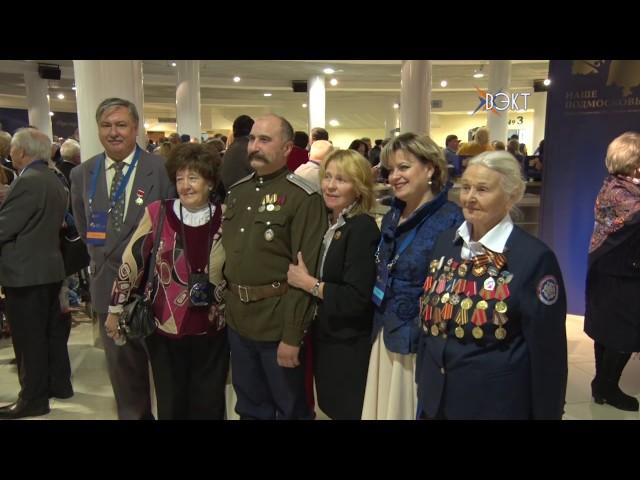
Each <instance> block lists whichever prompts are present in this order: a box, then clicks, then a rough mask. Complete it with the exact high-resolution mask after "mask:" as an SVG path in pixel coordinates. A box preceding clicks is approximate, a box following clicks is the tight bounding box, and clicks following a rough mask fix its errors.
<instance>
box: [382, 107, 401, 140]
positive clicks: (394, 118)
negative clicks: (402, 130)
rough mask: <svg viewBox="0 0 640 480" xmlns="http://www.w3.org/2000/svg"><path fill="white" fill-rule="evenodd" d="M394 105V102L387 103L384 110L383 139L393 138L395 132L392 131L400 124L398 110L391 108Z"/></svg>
mask: <svg viewBox="0 0 640 480" xmlns="http://www.w3.org/2000/svg"><path fill="white" fill-rule="evenodd" d="M395 103H396V100H393V101H391V102H389V105H387V108H386V109H385V111H386V114H385V119H384V137H385V138H393V136H394V134H395V132H394V130H395V129H396V128H398V125H399V123H400V109H399V108H393V105H394V104H395Z"/></svg>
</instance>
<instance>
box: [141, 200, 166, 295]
mask: <svg viewBox="0 0 640 480" xmlns="http://www.w3.org/2000/svg"><path fill="white" fill-rule="evenodd" d="M165 208H166V207H165V200H161V201H160V223H159V224H158V230H157V233H156V238H155V239H154V242H153V250H152V252H151V263H150V264H149V278H148V280H147V286H146V287H145V290H144V295H145V297H147V296H148V295H149V294H150V293H151V290H152V289H153V279H154V278H155V274H156V272H155V270H156V255H157V254H158V246H159V245H160V237H162V227H163V225H164V217H165Z"/></svg>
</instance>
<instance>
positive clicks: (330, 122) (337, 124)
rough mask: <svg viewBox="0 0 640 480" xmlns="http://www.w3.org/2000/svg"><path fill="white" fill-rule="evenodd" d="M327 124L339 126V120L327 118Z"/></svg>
mask: <svg viewBox="0 0 640 480" xmlns="http://www.w3.org/2000/svg"><path fill="white" fill-rule="evenodd" d="M329 125H331V126H332V127H339V126H340V122H339V121H338V120H336V119H332V120H329Z"/></svg>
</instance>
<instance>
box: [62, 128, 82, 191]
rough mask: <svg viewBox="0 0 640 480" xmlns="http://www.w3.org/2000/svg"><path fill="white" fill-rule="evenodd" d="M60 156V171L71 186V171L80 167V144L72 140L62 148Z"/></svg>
mask: <svg viewBox="0 0 640 480" xmlns="http://www.w3.org/2000/svg"><path fill="white" fill-rule="evenodd" d="M60 156H61V157H62V162H60V165H59V166H58V170H60V172H62V174H63V175H64V177H65V178H66V179H67V183H68V184H71V180H70V178H69V176H70V175H71V169H72V168H73V167H75V166H76V165H80V144H79V143H78V142H76V141H75V140H73V139H71V138H70V139H69V140H67V141H66V142H64V143H63V144H62V146H61V147H60Z"/></svg>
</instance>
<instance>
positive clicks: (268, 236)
mask: <svg viewBox="0 0 640 480" xmlns="http://www.w3.org/2000/svg"><path fill="white" fill-rule="evenodd" d="M274 236H275V235H274V233H273V230H271V229H270V228H268V229H267V230H265V232H264V239H265V240H266V241H267V242H270V241H272V240H273V237H274Z"/></svg>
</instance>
